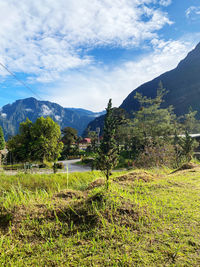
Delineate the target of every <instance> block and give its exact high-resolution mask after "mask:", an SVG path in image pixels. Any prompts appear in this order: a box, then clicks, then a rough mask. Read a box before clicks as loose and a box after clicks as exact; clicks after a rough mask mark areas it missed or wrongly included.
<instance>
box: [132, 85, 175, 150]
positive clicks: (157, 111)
mask: <svg viewBox="0 0 200 267" xmlns="http://www.w3.org/2000/svg"><path fill="white" fill-rule="evenodd" d="M165 94H166V91H165V89H163V86H162V83H160V84H159V88H158V90H157V96H156V97H155V98H153V99H152V98H147V97H146V96H142V95H141V94H139V93H137V94H136V96H135V98H136V99H137V100H138V102H139V104H140V110H139V111H137V112H136V113H135V114H134V115H135V116H134V120H133V123H132V125H133V127H134V134H133V138H134V139H135V140H136V143H135V147H136V149H138V150H140V149H143V148H144V147H145V146H146V145H148V144H149V142H150V141H151V143H152V144H154V145H156V144H161V143H166V142H168V140H169V139H171V136H172V135H173V134H174V132H175V130H176V116H175V114H174V113H173V107H172V106H169V107H168V108H161V104H162V102H163V97H164V95H165Z"/></svg>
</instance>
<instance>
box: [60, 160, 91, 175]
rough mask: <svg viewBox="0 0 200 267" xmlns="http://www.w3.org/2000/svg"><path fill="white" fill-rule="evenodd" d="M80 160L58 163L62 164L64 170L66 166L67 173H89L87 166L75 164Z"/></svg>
mask: <svg viewBox="0 0 200 267" xmlns="http://www.w3.org/2000/svg"><path fill="white" fill-rule="evenodd" d="M79 161H80V159H71V160H63V161H59V162H62V163H63V165H64V167H65V168H64V170H65V171H66V170H67V166H68V171H69V172H88V171H91V168H90V167H88V166H82V165H77V164H75V163H76V162H79Z"/></svg>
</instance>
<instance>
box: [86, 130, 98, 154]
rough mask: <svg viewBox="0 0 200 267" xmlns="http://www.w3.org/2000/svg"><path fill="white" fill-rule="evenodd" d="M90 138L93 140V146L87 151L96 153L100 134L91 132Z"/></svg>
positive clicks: (89, 133)
mask: <svg viewBox="0 0 200 267" xmlns="http://www.w3.org/2000/svg"><path fill="white" fill-rule="evenodd" d="M88 137H89V138H90V139H91V145H89V146H88V147H87V151H89V152H92V153H96V151H97V147H98V134H97V132H95V131H89V132H88Z"/></svg>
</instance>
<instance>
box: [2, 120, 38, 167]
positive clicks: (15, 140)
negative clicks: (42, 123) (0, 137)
mask: <svg viewBox="0 0 200 267" xmlns="http://www.w3.org/2000/svg"><path fill="white" fill-rule="evenodd" d="M32 126H33V123H32V122H31V121H30V120H29V119H28V118H27V119H26V121H25V122H22V123H20V126H19V134H17V135H15V136H13V137H11V138H10V139H9V140H8V142H7V147H8V150H9V153H11V155H12V160H13V161H16V162H27V161H31V160H32V156H33V151H32V141H33V140H32V136H31V128H32Z"/></svg>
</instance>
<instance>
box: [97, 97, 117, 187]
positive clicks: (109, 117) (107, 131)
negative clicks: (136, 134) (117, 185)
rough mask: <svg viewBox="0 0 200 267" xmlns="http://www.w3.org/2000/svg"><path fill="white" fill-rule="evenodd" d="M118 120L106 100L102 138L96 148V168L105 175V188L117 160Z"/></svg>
mask: <svg viewBox="0 0 200 267" xmlns="http://www.w3.org/2000/svg"><path fill="white" fill-rule="evenodd" d="M118 125H119V121H118V120H116V118H115V117H114V115H113V109H112V101H111V99H110V100H109V102H108V106H107V108H106V115H105V120H104V128H103V138H102V140H101V143H100V147H99V150H98V156H97V158H96V163H97V168H98V169H100V170H101V171H102V172H103V173H104V174H105V176H106V188H107V189H108V188H109V177H110V174H111V171H112V169H113V168H114V167H115V166H116V165H117V162H118V156H119V155H118V149H117V145H116V140H115V135H116V129H117V127H118Z"/></svg>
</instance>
